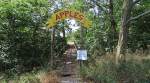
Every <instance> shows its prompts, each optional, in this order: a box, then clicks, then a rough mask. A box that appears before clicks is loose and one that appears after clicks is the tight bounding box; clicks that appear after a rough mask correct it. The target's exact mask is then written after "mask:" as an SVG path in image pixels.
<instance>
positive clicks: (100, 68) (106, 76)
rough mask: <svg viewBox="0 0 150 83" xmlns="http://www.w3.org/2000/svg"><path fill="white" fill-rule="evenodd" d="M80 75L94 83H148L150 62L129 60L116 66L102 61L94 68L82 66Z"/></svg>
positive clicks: (149, 80)
mask: <svg viewBox="0 0 150 83" xmlns="http://www.w3.org/2000/svg"><path fill="white" fill-rule="evenodd" d="M80 73H81V75H82V76H83V77H84V78H85V79H90V80H92V81H94V83H118V82H119V83H149V82H150V60H144V61H142V62H138V61H136V60H132V61H131V60H129V61H127V62H121V64H120V65H118V66H116V65H115V64H113V62H112V61H110V60H107V61H106V60H102V61H99V62H98V61H97V62H96V65H95V66H93V65H92V64H89V65H88V66H83V67H82V68H81V70H80Z"/></svg>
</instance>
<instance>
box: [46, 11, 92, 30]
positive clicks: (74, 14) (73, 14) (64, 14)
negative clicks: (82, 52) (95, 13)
mask: <svg viewBox="0 0 150 83" xmlns="http://www.w3.org/2000/svg"><path fill="white" fill-rule="evenodd" d="M67 18H74V19H75V20H77V21H79V22H81V23H82V24H83V26H84V27H87V28H88V27H90V26H91V25H92V22H91V21H90V20H88V19H87V18H86V17H85V15H84V14H83V13H81V12H79V11H73V10H61V11H58V12H56V13H54V14H53V15H52V17H51V19H49V20H48V22H47V25H48V28H51V27H53V26H55V25H56V24H57V22H58V21H61V20H64V19H67Z"/></svg>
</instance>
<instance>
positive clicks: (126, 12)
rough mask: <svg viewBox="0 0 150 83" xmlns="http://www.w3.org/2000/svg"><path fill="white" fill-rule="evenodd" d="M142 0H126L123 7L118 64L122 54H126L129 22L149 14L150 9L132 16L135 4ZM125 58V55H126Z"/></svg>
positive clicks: (117, 55)
mask: <svg viewBox="0 0 150 83" xmlns="http://www.w3.org/2000/svg"><path fill="white" fill-rule="evenodd" d="M139 1H140V0H135V1H133V0H124V2H123V9H122V19H121V28H120V32H119V40H118V45H117V52H116V64H118V63H119V60H120V58H121V57H122V55H125V50H126V45H127V36H128V28H129V23H130V21H132V20H135V19H138V18H140V17H142V16H144V15H146V14H149V13H150V11H146V12H144V13H142V14H140V15H138V16H136V17H132V18H131V12H132V9H133V7H134V6H135V4H137V3H138V2H139ZM124 58H125V57H124Z"/></svg>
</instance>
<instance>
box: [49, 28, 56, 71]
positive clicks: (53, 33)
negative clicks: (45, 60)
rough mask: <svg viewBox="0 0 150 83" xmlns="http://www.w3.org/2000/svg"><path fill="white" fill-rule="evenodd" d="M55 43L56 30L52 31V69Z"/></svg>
mask: <svg viewBox="0 0 150 83" xmlns="http://www.w3.org/2000/svg"><path fill="white" fill-rule="evenodd" d="M54 42H55V28H53V29H52V33H51V57H50V61H49V62H50V66H51V69H52V67H53V59H54V58H53V56H54V54H55V52H54Z"/></svg>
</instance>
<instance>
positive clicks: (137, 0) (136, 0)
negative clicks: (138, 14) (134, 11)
mask: <svg viewBox="0 0 150 83" xmlns="http://www.w3.org/2000/svg"><path fill="white" fill-rule="evenodd" d="M140 1H141V0H135V1H134V2H133V4H132V5H135V4H136V3H138V2H140Z"/></svg>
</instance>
